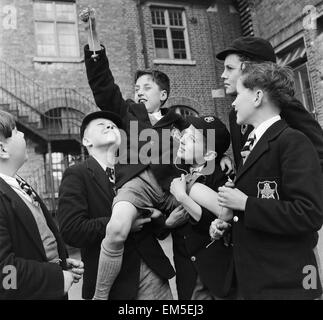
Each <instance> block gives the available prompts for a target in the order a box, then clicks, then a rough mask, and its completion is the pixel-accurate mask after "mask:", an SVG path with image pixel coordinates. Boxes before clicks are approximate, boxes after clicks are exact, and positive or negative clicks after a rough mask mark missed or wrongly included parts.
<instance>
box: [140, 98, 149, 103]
mask: <svg viewBox="0 0 323 320" xmlns="http://www.w3.org/2000/svg"><path fill="white" fill-rule="evenodd" d="M145 102H147V100H146V99H139V100H138V103H145Z"/></svg>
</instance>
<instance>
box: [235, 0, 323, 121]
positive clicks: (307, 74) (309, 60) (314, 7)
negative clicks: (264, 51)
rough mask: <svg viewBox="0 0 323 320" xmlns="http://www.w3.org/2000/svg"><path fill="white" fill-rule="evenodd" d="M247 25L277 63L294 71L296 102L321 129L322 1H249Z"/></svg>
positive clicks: (322, 76) (322, 119)
mask: <svg viewBox="0 0 323 320" xmlns="http://www.w3.org/2000/svg"><path fill="white" fill-rule="evenodd" d="M239 2H240V3H247V4H248V9H247V11H248V12H249V19H247V20H249V23H251V25H252V28H253V33H254V34H255V35H256V36H260V37H263V38H265V39H267V40H269V41H270V42H271V43H272V45H273V46H274V48H275V51H276V54H277V56H278V60H279V61H278V62H279V63H281V64H283V65H287V66H290V67H292V68H293V70H294V72H295V79H296V89H297V96H298V98H299V99H300V100H301V101H302V102H303V103H304V105H305V107H306V108H307V109H308V111H309V112H311V113H313V116H314V117H315V118H316V119H317V120H318V122H319V123H320V125H321V126H322V127H323V1H320V0H285V1H278V0H266V1H260V0H251V1H239Z"/></svg>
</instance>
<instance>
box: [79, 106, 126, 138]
mask: <svg viewBox="0 0 323 320" xmlns="http://www.w3.org/2000/svg"><path fill="white" fill-rule="evenodd" d="M99 118H102V119H108V120H111V121H112V122H113V123H115V125H116V126H117V127H118V128H121V127H122V120H121V118H120V117H119V115H117V114H116V113H114V112H110V111H95V112H92V113H89V114H88V115H86V116H85V117H84V119H83V121H82V124H81V128H80V135H81V140H82V139H83V136H84V131H85V129H86V128H87V126H88V125H89V123H90V122H91V121H92V120H95V119H99Z"/></svg>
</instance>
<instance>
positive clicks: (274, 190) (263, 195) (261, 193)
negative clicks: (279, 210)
mask: <svg viewBox="0 0 323 320" xmlns="http://www.w3.org/2000/svg"><path fill="white" fill-rule="evenodd" d="M257 197H258V198H259V199H275V200H279V194H278V186H277V183H276V182H275V181H263V182H259V183H258V196H257Z"/></svg>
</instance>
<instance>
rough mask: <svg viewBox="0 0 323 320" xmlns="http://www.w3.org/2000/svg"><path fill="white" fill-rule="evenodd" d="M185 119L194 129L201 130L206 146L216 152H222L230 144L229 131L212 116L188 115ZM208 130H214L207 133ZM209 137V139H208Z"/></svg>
mask: <svg viewBox="0 0 323 320" xmlns="http://www.w3.org/2000/svg"><path fill="white" fill-rule="evenodd" d="M186 120H187V121H188V122H189V123H190V124H191V125H193V126H194V127H195V128H196V129H199V130H202V133H203V135H204V136H205V137H206V138H207V140H206V141H207V147H208V149H211V150H213V151H216V152H217V153H218V154H220V155H222V154H224V153H225V152H226V151H227V150H228V148H229V146H230V133H229V131H228V129H227V128H226V126H225V124H224V123H223V122H222V121H221V120H220V119H218V118H215V117H213V116H204V117H193V116H188V117H186ZM208 130H214V133H215V134H214V135H213V134H211V135H210V134H209V136H208V134H207V132H208ZM210 138H211V141H210V140H208V139H210Z"/></svg>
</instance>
